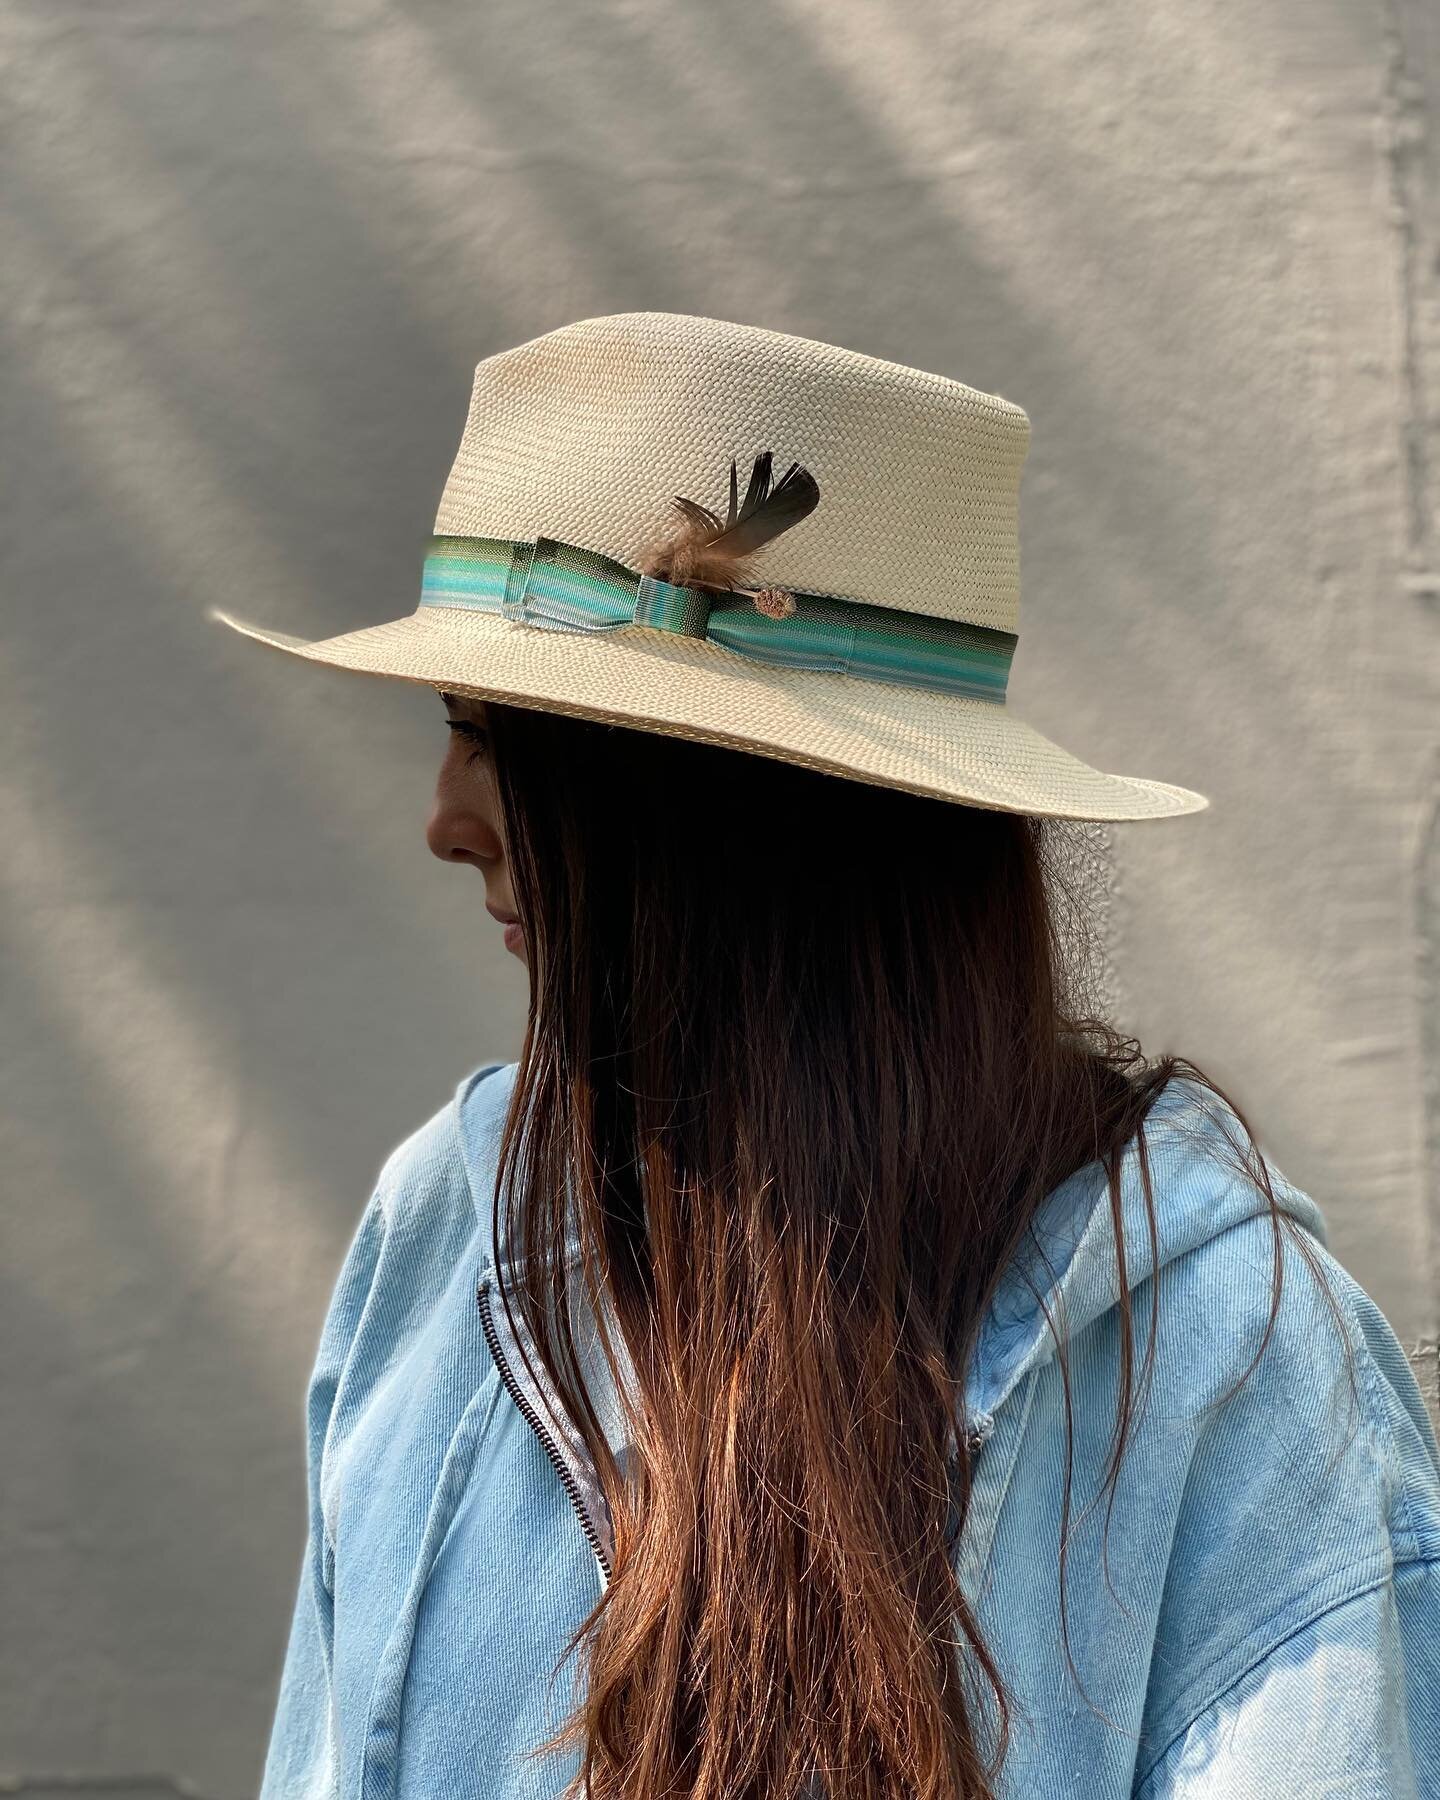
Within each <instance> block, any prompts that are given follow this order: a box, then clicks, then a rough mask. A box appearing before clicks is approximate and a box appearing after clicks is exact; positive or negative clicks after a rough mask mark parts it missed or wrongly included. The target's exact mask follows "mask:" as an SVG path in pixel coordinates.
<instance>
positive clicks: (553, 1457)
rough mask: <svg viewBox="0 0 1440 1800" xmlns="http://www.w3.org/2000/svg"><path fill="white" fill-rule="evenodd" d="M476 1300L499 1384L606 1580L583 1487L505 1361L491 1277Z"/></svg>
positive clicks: (607, 1562)
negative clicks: (535, 1440) (555, 1481)
mask: <svg viewBox="0 0 1440 1800" xmlns="http://www.w3.org/2000/svg"><path fill="white" fill-rule="evenodd" d="M475 1303H476V1305H477V1306H478V1307H479V1309H480V1327H481V1330H482V1331H483V1332H484V1333H485V1343H486V1346H487V1347H488V1349H489V1351H490V1356H491V1360H492V1361H493V1362H494V1364H495V1369H496V1372H497V1373H498V1374H499V1376H500V1384H501V1386H502V1387H503V1388H504V1389H505V1392H506V1393H507V1394H508V1395H509V1396H510V1398H511V1399H512V1400H513V1401H514V1403H515V1409H516V1411H517V1412H518V1413H519V1414H520V1417H521V1418H522V1419H523V1420H524V1421H525V1423H526V1424H527V1425H528V1426H529V1427H530V1429H531V1430H532V1431H533V1432H534V1433H535V1436H536V1437H537V1438H538V1440H539V1443H540V1448H541V1449H542V1450H543V1451H544V1452H545V1455H546V1457H547V1458H548V1459H549V1462H550V1466H551V1467H552V1468H553V1469H554V1471H555V1473H556V1474H557V1475H558V1476H559V1477H560V1485H561V1486H562V1487H563V1488H564V1489H565V1493H566V1496H567V1498H568V1499H569V1501H570V1505H571V1507H572V1508H573V1509H574V1513H575V1517H576V1518H577V1519H578V1520H579V1521H580V1529H581V1530H582V1531H583V1532H584V1533H585V1539H586V1542H587V1543H588V1544H589V1546H590V1548H591V1549H592V1550H593V1551H594V1553H595V1560H596V1562H597V1563H599V1565H600V1568H601V1571H602V1573H603V1574H604V1576H605V1579H606V1581H609V1579H610V1575H611V1564H610V1558H609V1556H608V1555H607V1554H606V1551H605V1546H604V1545H603V1544H602V1543H601V1542H600V1534H599V1533H598V1532H597V1531H596V1529H595V1527H594V1525H593V1524H592V1523H591V1521H590V1515H589V1514H588V1513H587V1512H586V1510H585V1502H584V1501H583V1500H582V1499H581V1497H580V1489H579V1487H578V1485H577V1484H576V1481H575V1477H574V1475H573V1474H572V1473H571V1471H570V1465H569V1464H568V1463H567V1462H566V1461H565V1457H564V1455H563V1453H562V1452H561V1449H560V1446H559V1445H558V1444H557V1443H556V1442H555V1440H554V1438H553V1437H552V1436H551V1435H550V1433H549V1431H547V1430H546V1428H545V1422H544V1420H543V1419H542V1418H541V1417H540V1415H539V1413H538V1412H536V1410H535V1408H534V1407H533V1406H532V1405H531V1404H530V1402H529V1401H528V1400H527V1399H526V1398H525V1395H524V1394H523V1393H522V1392H521V1390H520V1384H519V1382H518V1381H516V1379H515V1376H514V1373H513V1371H512V1370H511V1368H510V1365H509V1363H507V1362H506V1360H505V1356H504V1353H503V1351H502V1350H501V1348H500V1334H499V1332H498V1331H497V1330H496V1328H495V1314H494V1309H493V1308H492V1306H491V1304H490V1279H489V1277H488V1276H487V1277H486V1278H485V1280H483V1281H482V1282H481V1283H480V1285H479V1287H478V1288H476V1290H475Z"/></svg>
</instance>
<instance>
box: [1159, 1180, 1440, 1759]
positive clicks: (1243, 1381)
mask: <svg viewBox="0 0 1440 1800" xmlns="http://www.w3.org/2000/svg"><path fill="white" fill-rule="evenodd" d="M1272 1176H1273V1177H1275V1179H1276V1183H1277V1189H1278V1187H1279V1185H1280V1184H1281V1183H1284V1177H1283V1176H1280V1175H1279V1174H1278V1172H1277V1171H1274V1170H1273V1169H1272ZM1285 1186H1286V1187H1287V1188H1289V1184H1288V1183H1285ZM1290 1191H1291V1192H1292V1193H1293V1192H1295V1190H1293V1189H1290ZM1277 1233H1278V1235H1277ZM1277 1276H1278V1278H1279V1297H1278V1301H1276V1299H1275V1282H1276V1278H1277ZM1158 1300H1159V1309H1160V1318H1161V1325H1160V1332H1161V1336H1160V1345H1161V1348H1160V1349H1159V1351H1158V1355H1159V1356H1160V1358H1161V1359H1162V1360H1163V1361H1164V1362H1165V1363H1167V1364H1168V1367H1169V1369H1170V1370H1171V1371H1172V1373H1171V1376H1170V1379H1169V1380H1164V1379H1162V1380H1161V1381H1160V1382H1159V1383H1158V1387H1157V1396H1156V1398H1157V1400H1158V1403H1159V1414H1160V1418H1161V1421H1162V1423H1161V1424H1160V1426H1159V1436H1160V1438H1161V1439H1164V1438H1165V1434H1166V1433H1167V1432H1168V1433H1170V1434H1172V1435H1171V1436H1170V1438H1169V1440H1168V1441H1169V1442H1170V1443H1171V1444H1172V1445H1174V1446H1177V1447H1178V1445H1179V1443H1180V1442H1183V1443H1184V1444H1185V1446H1186V1449H1185V1457H1184V1468H1183V1475H1182V1476H1181V1479H1180V1484H1179V1489H1178V1492H1177V1493H1176V1496H1175V1515H1174V1523H1173V1538H1172V1545H1171V1554H1170V1566H1169V1569H1168V1571H1167V1575H1166V1580H1165V1590H1164V1597H1163V1600H1162V1604H1161V1615H1160V1619H1159V1622H1158V1623H1159V1630H1158V1635H1157V1642H1156V1658H1157V1660H1156V1664H1155V1668H1154V1670H1153V1671H1152V1681H1151V1692H1150V1695H1149V1698H1148V1701H1147V1713H1148V1718H1147V1729H1148V1730H1150V1731H1152V1732H1156V1733H1158V1734H1159V1741H1160V1742H1161V1743H1163V1742H1167V1741H1168V1740H1169V1739H1170V1738H1171V1737H1172V1736H1173V1735H1174V1734H1175V1733H1176V1732H1177V1731H1180V1730H1183V1729H1185V1728H1186V1727H1188V1726H1189V1725H1190V1724H1191V1722H1193V1721H1194V1720H1196V1719H1198V1718H1202V1717H1203V1716H1204V1715H1205V1714H1206V1712H1207V1710H1208V1709H1211V1708H1214V1707H1215V1706H1217V1705H1218V1704H1219V1703H1220V1701H1221V1699H1222V1697H1223V1696H1225V1695H1226V1694H1228V1693H1230V1692H1231V1690H1232V1689H1234V1688H1235V1685H1236V1683H1237V1682H1241V1681H1242V1680H1243V1678H1244V1677H1245V1676H1246V1674H1247V1672H1248V1671H1251V1670H1253V1669H1256V1668H1258V1667H1260V1666H1261V1665H1263V1664H1265V1663H1266V1662H1267V1660H1268V1659H1270V1658H1271V1657H1272V1656H1274V1655H1275V1654H1276V1653H1277V1652H1278V1651H1279V1650H1280V1647H1281V1646H1282V1645H1284V1644H1285V1643H1287V1642H1288V1641H1289V1640H1291V1639H1292V1638H1294V1637H1295V1636H1296V1634H1298V1633H1302V1632H1306V1631H1310V1630H1311V1629H1312V1626H1313V1627H1314V1629H1315V1630H1316V1631H1317V1632H1318V1633H1319V1635H1320V1637H1322V1638H1323V1635H1324V1627H1322V1626H1320V1625H1319V1624H1318V1623H1317V1622H1318V1621H1322V1620H1324V1619H1326V1618H1327V1616H1328V1615H1330V1614H1332V1613H1335V1614H1337V1622H1340V1623H1343V1619H1339V1609H1341V1608H1345V1607H1348V1606H1351V1604H1352V1603H1354V1602H1356V1601H1358V1600H1359V1598H1360V1597H1361V1596H1363V1595H1366V1594H1369V1593H1373V1592H1375V1591H1377V1590H1378V1589H1386V1588H1388V1587H1389V1586H1390V1585H1391V1584H1393V1583H1394V1582H1395V1581H1396V1580H1397V1577H1398V1575H1399V1572H1401V1571H1403V1570H1407V1569H1410V1570H1416V1571H1418V1570H1421V1569H1427V1568H1429V1567H1430V1566H1431V1565H1433V1564H1434V1562H1435V1560H1436V1558H1437V1557H1440V1450H1437V1447H1436V1442H1435V1436H1434V1432H1433V1429H1432V1428H1431V1426H1430V1423H1429V1420H1428V1417H1427V1414H1426V1410H1425V1404H1424V1401H1423V1399H1422V1397H1421V1395H1420V1392H1419V1388H1418V1385H1417V1383H1416V1381H1415V1378H1414V1374H1413V1371H1412V1370H1411V1368H1410V1365H1409V1362H1408V1359H1407V1358H1406V1356H1405V1352H1404V1349H1403V1346H1402V1345H1401V1344H1400V1342H1399V1340H1398V1338H1397V1337H1396V1334H1395V1332H1394V1330H1393V1328H1392V1327H1391V1325H1390V1323H1389V1321H1388V1320H1387V1319H1386V1317H1385V1315H1384V1313H1383V1312H1382V1311H1381V1309H1380V1307H1379V1306H1378V1305H1377V1304H1376V1302H1375V1300H1374V1299H1373V1297H1372V1296H1371V1295H1370V1294H1369V1293H1367V1292H1366V1290H1365V1289H1364V1288H1363V1287H1362V1286H1361V1284H1360V1283H1359V1282H1358V1281H1357V1280H1356V1279H1355V1278H1354V1276H1352V1275H1351V1274H1350V1273H1349V1271H1348V1270H1346V1269H1345V1268H1344V1266H1343V1265H1342V1264H1341V1263H1340V1262H1338V1261H1337V1260H1336V1258H1335V1257H1334V1256H1333V1255H1332V1254H1331V1253H1330V1252H1329V1250H1328V1249H1327V1248H1326V1247H1325V1245H1324V1244H1323V1243H1322V1242H1320V1241H1319V1240H1318V1239H1317V1238H1315V1237H1314V1236H1313V1235H1312V1234H1311V1233H1310V1232H1308V1231H1307V1230H1306V1229H1305V1228H1304V1226H1303V1225H1301V1224H1299V1223H1298V1222H1297V1219H1296V1218H1295V1216H1294V1215H1293V1214H1290V1216H1288V1217H1286V1218H1284V1219H1282V1221H1280V1223H1279V1225H1278V1227H1277V1224H1276V1222H1275V1221H1274V1220H1273V1219H1272V1217H1271V1216H1270V1215H1269V1213H1268V1212H1262V1213H1259V1214H1257V1215H1256V1216H1253V1217H1251V1218H1248V1219H1244V1220H1241V1221H1238V1222H1236V1223H1235V1224H1232V1225H1231V1226H1229V1227H1228V1228H1227V1229H1225V1230H1224V1231H1222V1232H1220V1233H1218V1234H1217V1235H1216V1236H1215V1237H1213V1238H1212V1239H1209V1240H1208V1241H1205V1242H1203V1243H1200V1244H1197V1245H1196V1246H1195V1247H1194V1248H1193V1249H1192V1250H1190V1251H1189V1252H1188V1253H1187V1254H1186V1255H1184V1256H1183V1257H1181V1258H1179V1259H1178V1260H1177V1261H1176V1262H1175V1263H1174V1264H1172V1265H1171V1266H1170V1267H1169V1268H1168V1269H1167V1270H1166V1271H1165V1280H1164V1281H1163V1282H1162V1283H1161V1291H1160V1293H1159V1295H1158ZM1272 1305H1273V1312H1274V1316H1273V1322H1272V1320H1271V1312H1272ZM1167 1308H1168V1309H1169V1313H1170V1318H1169V1323H1168V1325H1167V1323H1166V1321H1165V1314H1166V1311H1167ZM1143 1317H1144V1307H1143V1305H1142V1306H1140V1307H1139V1308H1138V1309H1137V1329H1138V1330H1139V1332H1140V1333H1141V1335H1142V1337H1143V1332H1144V1329H1145V1326H1144V1323H1143ZM1147 1435H1149V1438H1150V1443H1151V1445H1152V1447H1153V1446H1154V1444H1155V1443H1156V1441H1157V1439H1156V1436H1155V1435H1151V1434H1147ZM1425 1592H1426V1594H1427V1595H1428V1596H1432V1597H1433V1596H1434V1594H1435V1593H1436V1589H1435V1586H1434V1584H1433V1582H1427V1584H1426V1586H1425ZM1431 1603H1432V1604H1433V1599H1432V1602H1431ZM1349 1616H1350V1615H1348V1614H1347V1615H1345V1617H1349ZM1432 1624H1435V1625H1440V1620H1434V1621H1432Z"/></svg>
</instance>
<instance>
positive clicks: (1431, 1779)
mask: <svg viewBox="0 0 1440 1800" xmlns="http://www.w3.org/2000/svg"><path fill="white" fill-rule="evenodd" d="M1346 1286H1347V1288H1348V1295H1347V1311H1348V1313H1349V1316H1350V1320H1351V1325H1352V1329H1353V1332H1354V1342H1355V1348H1356V1351H1357V1358H1358V1363H1359V1379H1360V1381H1361V1385H1362V1390H1363V1392H1364V1394H1365V1396H1366V1401H1365V1405H1366V1413H1367V1416H1368V1419H1369V1422H1370V1424H1371V1426H1372V1431H1371V1432H1370V1434H1369V1439H1370V1442H1372V1443H1373V1444H1374V1445H1375V1446H1376V1457H1377V1467H1378V1470H1379V1472H1380V1473H1381V1474H1382V1476H1383V1479H1384V1491H1385V1492H1386V1493H1387V1494H1388V1495H1390V1496H1391V1500H1390V1506H1389V1518H1390V1524H1389V1533H1388V1538H1389V1555H1388V1556H1387V1557H1386V1558H1385V1559H1384V1563H1383V1565H1382V1567H1381V1569H1380V1571H1379V1572H1378V1574H1372V1575H1371V1576H1370V1578H1369V1579H1366V1580H1357V1582H1356V1583H1355V1584H1354V1586H1353V1587H1351V1588H1350V1589H1349V1591H1347V1592H1344V1593H1343V1594H1334V1593H1332V1594H1331V1595H1329V1596H1328V1597H1327V1598H1326V1599H1325V1601H1324V1602H1323V1603H1322V1604H1320V1605H1318V1606H1317V1607H1316V1608H1315V1609H1314V1610H1313V1611H1312V1612H1310V1613H1309V1614H1308V1615H1307V1616H1302V1617H1300V1618H1298V1619H1293V1620H1291V1621H1290V1624H1289V1628H1288V1629H1287V1630H1286V1632H1285V1633H1284V1634H1283V1635H1281V1636H1280V1637H1279V1639H1278V1641H1273V1642H1271V1643H1270V1644H1269V1645H1268V1646H1267V1647H1266V1649H1265V1651H1264V1653H1263V1654H1262V1655H1260V1656H1259V1657H1257V1659H1256V1660H1255V1661H1254V1662H1253V1663H1252V1664H1251V1665H1250V1666H1249V1667H1248V1668H1247V1669H1246V1670H1245V1671H1244V1672H1243V1673H1242V1674H1240V1675H1239V1676H1238V1678H1236V1679H1234V1680H1232V1681H1231V1682H1230V1684H1229V1685H1228V1686H1227V1687H1226V1689H1225V1691H1224V1692H1223V1693H1221V1694H1219V1695H1217V1696H1213V1697H1211V1696H1202V1697H1201V1699H1200V1704H1199V1706H1198V1707H1197V1709H1196V1710H1194V1712H1193V1713H1192V1714H1191V1715H1190V1716H1189V1718H1188V1722H1186V1723H1184V1724H1183V1725H1182V1728H1181V1729H1180V1730H1179V1731H1178V1733H1177V1734H1176V1735H1174V1736H1172V1737H1171V1740H1170V1742H1169V1743H1168V1744H1167V1745H1165V1746H1164V1747H1163V1748H1162V1749H1161V1751H1160V1754H1159V1755H1158V1757H1157V1758H1156V1759H1155V1760H1154V1761H1153V1762H1152V1763H1151V1764H1150V1765H1149V1766H1148V1767H1143V1765H1142V1772H1141V1779H1140V1780H1139V1782H1138V1784H1137V1785H1136V1787H1135V1789H1134V1795H1135V1800H1202V1797H1203V1800H1322V1796H1323V1800H1440V1449H1437V1446H1436V1440H1435V1435H1434V1431H1433V1428H1432V1426H1431V1424H1430V1422H1429V1418H1428V1415H1427V1413H1426V1410H1425V1404H1424V1401H1423V1399H1422V1397H1421V1394H1420V1390H1419V1386H1418V1384H1417V1382H1416V1380H1415V1376H1414V1373H1413V1371H1412V1370H1411V1368H1410V1365H1409V1363H1408V1361H1407V1359H1406V1356H1405V1352H1404V1349H1403V1347H1402V1346H1401V1344H1400V1343H1399V1340H1398V1339H1397V1338H1396V1336H1395V1333H1394V1331H1393V1330H1392V1329H1391V1327H1390V1325H1389V1324H1388V1322H1387V1321H1386V1320H1385V1318H1384V1315H1383V1314H1382V1313H1381V1312H1380V1310H1379V1308H1378V1307H1377V1306H1376V1304H1375V1302H1374V1301H1373V1300H1372V1299H1371V1298H1370V1296H1369V1295H1368V1294H1366V1293H1365V1292H1364V1290H1363V1289H1361V1288H1359V1287H1358V1286H1357V1285H1356V1284H1354V1283H1353V1282H1348V1281H1347V1283H1346Z"/></svg>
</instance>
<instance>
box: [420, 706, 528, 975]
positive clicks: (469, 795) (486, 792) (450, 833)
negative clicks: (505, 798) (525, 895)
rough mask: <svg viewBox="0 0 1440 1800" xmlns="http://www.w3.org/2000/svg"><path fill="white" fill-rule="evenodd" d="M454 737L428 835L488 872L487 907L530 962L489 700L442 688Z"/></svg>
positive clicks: (451, 855)
mask: <svg viewBox="0 0 1440 1800" xmlns="http://www.w3.org/2000/svg"><path fill="white" fill-rule="evenodd" d="M440 700H441V702H442V704H443V705H444V707H445V717H446V723H447V725H448V728H449V732H450V743H449V746H448V747H447V749H446V752H445V760H444V761H443V762H442V763H441V765H440V774H439V777H438V779H437V780H436V783H435V804H434V806H433V807H432V808H431V810H430V818H429V820H428V822H427V823H426V826H425V841H426V843H427V844H429V846H430V848H431V850H432V852H433V853H434V854H435V855H436V856H438V857H439V858H440V860H441V861H442V862H463V863H472V864H473V865H474V866H475V867H476V868H477V869H479V871H480V873H481V874H482V875H483V876H484V877H485V907H486V910H487V911H488V912H489V913H490V914H492V916H493V917H494V918H496V919H497V920H499V921H500V923H501V924H502V925H503V926H504V928H505V948H506V949H507V950H509V951H510V952H511V953H512V954H513V955H515V956H518V957H519V958H520V960H521V962H523V963H527V966H528V962H527V958H526V955H525V936H524V933H523V932H522V931H521V929H520V924H519V921H518V919H517V918H516V915H515V897H514V895H513V894H512V893H511V891H510V867H509V864H508V862H507V861H506V858H505V834H504V822H503V820H502V817H501V810H500V794H499V790H498V788H497V786H496V782H495V770H494V768H493V766H492V764H491V762H490V751H489V741H488V738H487V736H486V731H485V702H484V701H483V700H467V699H465V698H464V696H463V695H460V694H448V693H442V694H441V695H440Z"/></svg>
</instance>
